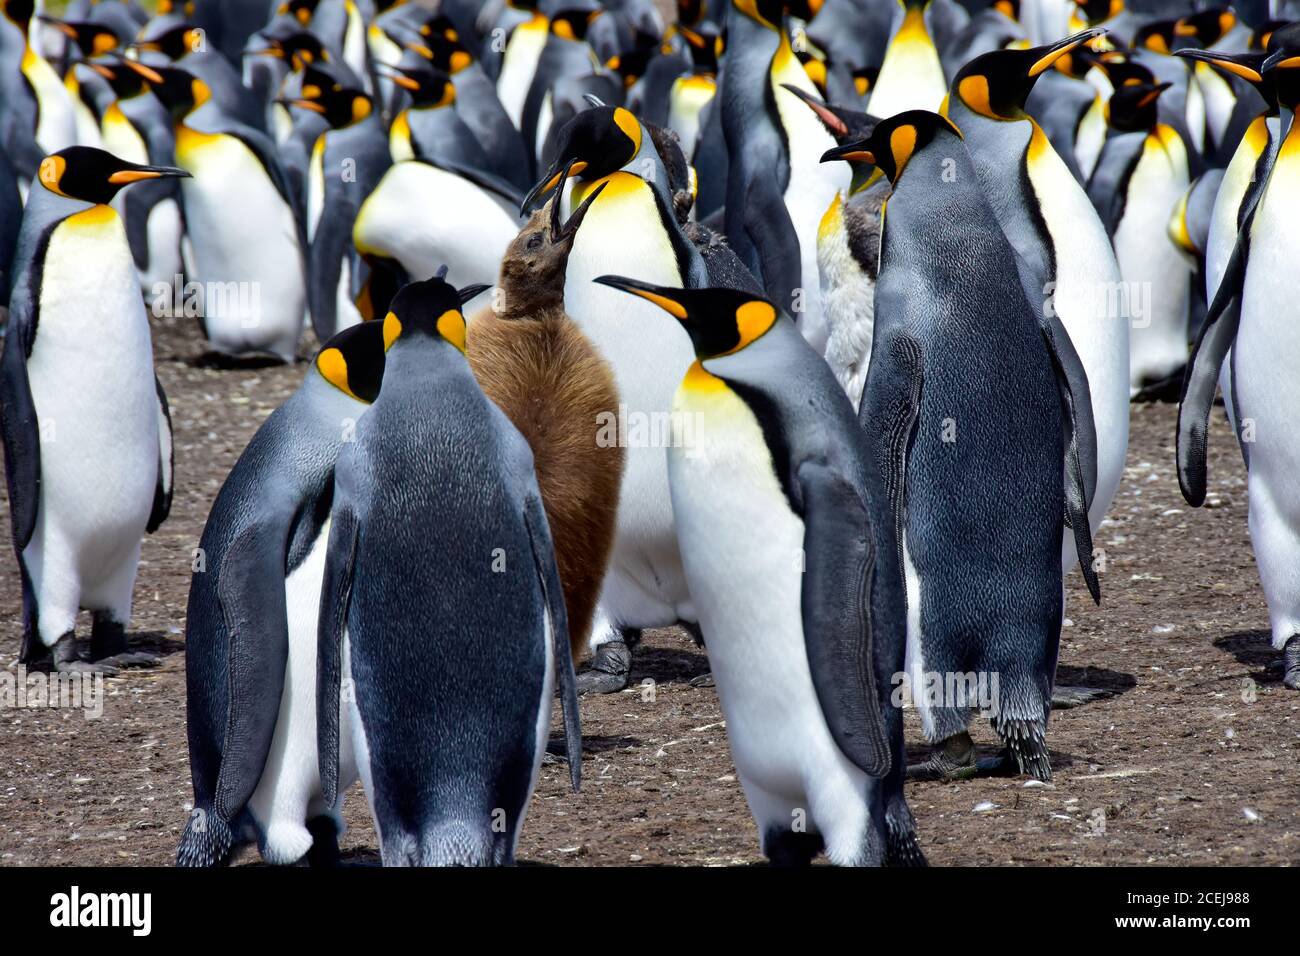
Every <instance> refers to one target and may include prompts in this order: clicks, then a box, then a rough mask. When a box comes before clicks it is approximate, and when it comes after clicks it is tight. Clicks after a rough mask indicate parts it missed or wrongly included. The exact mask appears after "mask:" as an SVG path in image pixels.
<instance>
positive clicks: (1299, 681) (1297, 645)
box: [1282, 634, 1300, 690]
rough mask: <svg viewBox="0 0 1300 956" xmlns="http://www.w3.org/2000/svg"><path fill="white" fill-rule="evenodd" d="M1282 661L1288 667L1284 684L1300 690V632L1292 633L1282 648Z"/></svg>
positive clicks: (1283, 680) (1284, 676)
mask: <svg viewBox="0 0 1300 956" xmlns="http://www.w3.org/2000/svg"><path fill="white" fill-rule="evenodd" d="M1282 663H1283V665H1284V666H1285V667H1286V673H1285V674H1284V675H1283V677H1282V685H1283V686H1284V687H1289V688H1291V689H1292V690H1300V634H1294V635H1292V636H1291V638H1290V639H1289V640H1288V641H1287V642H1286V645H1285V646H1284V647H1283V648H1282Z"/></svg>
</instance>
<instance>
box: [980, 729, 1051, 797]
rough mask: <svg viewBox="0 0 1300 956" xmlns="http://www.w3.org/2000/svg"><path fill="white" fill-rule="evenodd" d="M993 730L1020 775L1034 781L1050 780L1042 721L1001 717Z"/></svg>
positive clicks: (1045, 737)
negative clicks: (1014, 762)
mask: <svg viewBox="0 0 1300 956" xmlns="http://www.w3.org/2000/svg"><path fill="white" fill-rule="evenodd" d="M993 729H994V730H995V731H997V735H998V736H999V737H1000V738H1001V739H1002V742H1003V743H1004V744H1006V745H1007V748H1008V749H1009V750H1010V751H1011V755H1012V756H1013V757H1015V758H1016V763H1017V765H1019V767H1020V772H1021V773H1027V774H1029V775H1030V776H1031V777H1033V778H1034V779H1035V780H1044V781H1046V780H1051V779H1052V763H1051V759H1050V757H1049V755H1048V752H1047V725H1046V721H1044V720H1042V719H1032V720H1025V719H1023V718H1019V717H1005V718H1004V717H1001V716H999V717H998V718H997V719H996V720H995V721H994V727H993Z"/></svg>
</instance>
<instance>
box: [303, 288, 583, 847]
mask: <svg viewBox="0 0 1300 956" xmlns="http://www.w3.org/2000/svg"><path fill="white" fill-rule="evenodd" d="M482 289H483V287H475V288H471V289H468V290H461V291H460V292H457V290H456V289H455V288H454V287H452V286H451V285H449V284H448V283H447V282H445V281H443V280H442V279H441V278H439V277H436V276H435V277H434V278H432V279H429V280H426V281H424V282H416V283H412V284H410V285H407V286H406V287H405V288H403V289H402V290H401V291H400V292H399V293H398V294H397V296H396V297H395V298H394V299H393V302H392V307H391V311H390V312H389V313H388V314H387V315H386V316H385V317H384V319H383V325H382V329H383V335H384V342H385V344H386V346H387V354H386V360H385V369H384V387H383V390H382V391H381V392H380V394H379V398H378V399H377V400H376V401H375V403H374V404H373V405H372V406H371V408H370V410H369V411H368V412H367V413H366V414H365V416H364V417H362V419H361V420H360V421H359V422H358V423H357V430H356V436H355V441H353V442H350V443H348V445H347V446H346V447H345V448H344V450H343V451H342V452H341V453H340V454H339V458H338V463H337V466H336V468H335V475H334V503H333V507H332V509H331V512H330V515H331V523H332V526H331V528H330V537H329V548H328V552H327V554H326V557H325V574H324V581H323V584H322V592H321V605H320V606H321V608H322V614H321V621H320V636H319V648H320V661H319V670H318V678H317V688H318V693H319V698H318V699H319V704H318V706H317V720H318V722H319V730H318V735H319V740H320V745H321V753H320V761H321V774H322V782H323V783H324V787H325V799H326V803H327V804H328V805H331V806H333V805H336V802H337V797H338V795H339V794H340V793H341V792H342V791H341V789H340V787H339V784H340V783H346V780H344V779H343V778H342V777H341V776H340V774H339V770H338V763H339V757H338V755H339V752H340V750H341V749H342V748H341V745H342V744H343V738H344V735H345V734H349V735H350V737H351V741H352V749H353V753H354V755H355V757H356V763H357V771H358V773H359V774H360V776H361V780H362V783H363V784H364V785H365V790H366V796H367V798H368V799H369V801H370V807H371V811H372V813H373V815H374V819H375V830H376V832H377V833H378V835H379V840H380V851H381V854H382V857H383V862H384V864H385V865H386V866H453V865H462V866H463V865H478V866H487V865H503V864H509V863H511V862H513V860H514V854H515V846H516V844H517V842H518V840H519V834H520V830H521V827H522V825H523V821H524V815H525V813H526V812H527V809H528V803H529V800H530V798H531V796H532V792H533V789H534V788H535V787H536V785H537V779H538V775H539V772H540V770H541V765H542V758H543V757H544V756H545V753H546V745H547V740H548V739H549V737H550V727H551V708H552V701H553V700H554V697H555V693H556V689H557V687H558V689H559V690H560V698H561V702H562V705H563V712H564V728H565V737H566V741H567V755H568V760H569V774H570V780H571V782H572V785H573V787H574V789H575V790H576V789H577V787H578V783H579V779H580V775H581V760H582V743H581V732H580V729H579V725H578V700H577V692H576V689H575V681H574V674H573V661H572V658H571V656H570V652H569V635H568V624H567V620H566V617H565V608H564V592H563V590H562V588H561V584H560V579H559V573H558V571H557V569H556V563H555V550H554V547H553V545H552V542H551V534H550V528H549V525H548V524H547V521H546V512H545V510H544V508H543V505H542V499H541V493H540V491H539V490H538V487H537V478H536V475H535V474H534V471H533V457H532V453H531V452H530V451H529V448H528V443H527V442H526V441H525V440H524V438H523V436H522V435H520V434H519V432H518V431H517V430H516V429H515V427H514V425H512V424H511V423H510V420H509V419H508V418H506V416H505V414H504V413H503V412H502V411H501V410H500V409H499V408H497V406H496V405H494V404H493V403H492V401H491V399H489V398H488V397H487V396H486V395H484V394H483V391H482V390H481V389H480V388H479V386H478V383H477V382H476V381H475V379H474V374H473V372H472V371H471V370H470V366H469V363H468V361H467V360H466V358H465V354H464V350H465V336H466V328H465V318H464V315H463V313H462V312H461V305H462V303H463V302H464V301H466V300H468V299H469V298H472V297H473V295H475V294H477V293H478V292H480V291H482ZM345 680H346V681H347V687H348V688H349V693H348V694H347V695H346V697H344V698H341V690H342V688H343V686H344V684H343V682H344V681H345ZM341 699H342V700H343V701H344V703H345V706H346V711H347V716H348V720H347V721H346V723H343V722H341V721H340V715H339V705H340V700H341Z"/></svg>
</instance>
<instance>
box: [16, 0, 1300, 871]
mask: <svg viewBox="0 0 1300 956" xmlns="http://www.w3.org/2000/svg"><path fill="white" fill-rule="evenodd" d="M38 7H39V4H34V3H33V0H0V12H2V13H3V17H0V306H2V307H3V312H2V314H0V318H2V319H3V323H4V351H3V359H2V361H0V412H2V413H3V438H4V458H5V474H6V480H7V487H8V495H9V503H10V509H11V525H12V529H13V537H14V541H13V544H14V550H15V553H16V556H17V559H18V564H19V567H20V570H21V581H22V589H23V594H22V601H23V609H24V634H23V642H22V647H21V650H20V659H21V660H22V661H24V662H27V663H30V664H32V665H44V666H48V667H49V668H52V669H55V670H58V671H78V670H81V671H86V670H92V671H100V672H106V673H115V672H116V671H117V670H118V669H120V668H123V667H130V666H136V665H141V664H148V663H150V661H149V660H148V658H147V655H141V654H139V653H132V652H131V651H130V650H129V648H128V645H127V641H126V629H127V627H128V626H129V624H130V618H131V600H132V590H133V585H134V581H135V575H136V570H137V565H138V563H139V555H140V541H141V536H142V535H143V534H145V533H152V532H153V531H154V530H155V529H157V528H158V527H159V525H160V524H161V523H162V522H163V521H165V520H166V518H167V514H168V510H169V508H170V503H171V497H172V472H173V464H174V463H173V456H172V448H171V426H170V420H169V413H168V406H167V399H166V396H165V395H164V393H163V390H162V388H161V386H160V385H159V384H158V382H157V380H156V379H155V377H154V371H153V358H152V348H151V343H150V330H149V321H148V314H149V312H150V311H151V310H152V311H153V312H155V313H156V314H160V313H162V312H175V311H176V310H177V309H182V310H184V314H185V315H194V316H195V317H196V318H197V319H198V329H197V330H196V334H197V335H199V336H201V337H202V339H203V341H204V342H205V343H206V344H205V346H204V347H205V348H206V349H207V352H208V359H209V360H210V361H212V362H214V363H217V364H222V365H228V364H232V363H233V364H240V363H248V362H250V361H262V362H266V361H272V362H290V363H291V362H294V361H296V360H297V357H298V356H299V355H300V354H303V353H304V352H311V351H313V350H314V358H312V360H311V361H310V363H309V364H307V365H306V371H305V374H304V377H303V381H302V385H301V387H300V388H299V389H298V390H297V392H296V393H295V394H294V395H293V396H292V397H291V398H290V399H289V400H288V401H286V402H285V403H284V405H283V406H281V407H280V408H279V409H278V410H277V411H275V412H274V413H273V414H272V415H271V416H270V417H269V418H268V419H267V420H266V421H265V422H264V423H263V425H262V426H261V428H260V429H259V430H258V431H257V433H256V435H255V436H254V437H253V439H252V440H251V442H250V443H249V445H248V447H247V448H246V449H245V450H244V452H243V454H242V455H241V456H240V457H239V460H238V462H237V463H236V464H235V466H234V468H233V470H232V471H231V473H230V475H229V476H228V478H227V479H226V481H225V484H224V486H223V487H222V488H221V490H220V492H219V494H218V495H217V496H216V499H215V501H214V502H213V503H212V506H211V511H210V514H209V518H208V522H207V525H206V528H205V530H204V532H203V536H202V540H201V541H200V545H199V551H198V552H197V553H198V554H199V555H200V556H201V560H199V559H196V564H195V570H194V575H193V579H192V585H191V589H190V595H189V605H188V612H187V622H186V624H187V626H186V663H187V671H186V675H187V677H186V679H187V691H188V695H187V696H188V701H187V721H188V735H189V749H190V764H191V770H192V777H193V785H194V807H195V809H194V813H193V815H192V817H191V819H190V821H189V825H188V826H187V828H186V830H185V833H184V835H183V837H182V840H181V843H180V846H179V848H178V851H177V862H178V863H179V864H180V865H185V866H214V865H221V864H224V863H226V862H228V861H229V860H230V858H231V856H232V854H233V853H234V852H235V850H236V849H238V848H239V847H241V846H244V845H247V844H253V843H255V844H256V845H257V847H258V849H259V851H260V853H261V855H262V857H263V858H264V859H265V860H267V861H269V862H271V863H277V864H292V863H296V862H299V861H301V860H304V859H306V860H307V861H308V862H310V863H312V864H318V865H329V864H331V863H334V862H336V861H337V855H338V836H339V833H340V830H341V826H342V818H341V816H340V814H339V810H340V806H341V798H342V794H343V793H344V791H345V790H346V789H347V788H348V787H349V786H350V785H352V784H353V783H354V782H355V781H357V780H360V781H361V783H362V785H363V787H364V789H365V794H366V797H367V800H368V801H369V805H370V807H371V810H372V813H373V816H374V819H375V824H376V832H377V834H378V836H379V840H380V848H379V849H380V852H381V854H382V858H383V862H384V863H385V865H449V864H472V865H494V864H505V863H510V862H512V861H513V858H514V853H515V845H516V841H517V839H518V836H519V833H520V829H521V827H522V826H523V824H524V819H525V814H526V811H527V807H528V803H529V799H530V797H531V795H532V793H533V789H534V788H535V786H536V783H537V779H538V773H539V768H540V765H541V762H542V758H543V755H544V753H545V751H546V747H547V743H548V736H549V729H550V725H551V713H552V702H553V700H554V698H555V697H557V696H558V697H559V699H560V710H561V712H562V714H563V728H564V736H565V750H566V753H567V759H568V762H569V769H570V775H571V781H572V785H573V786H574V787H575V788H577V787H578V785H579V781H580V771H581V736H580V727H579V716H578V700H579V695H580V694H581V693H589V692H610V691H617V690H621V689H622V688H623V687H625V686H626V684H627V682H628V677H629V673H630V669H631V661H632V657H633V655H634V653H635V649H636V645H637V639H638V636H639V634H640V633H641V631H642V630H643V629H645V628H654V627H664V626H671V625H682V626H684V627H686V628H687V629H688V630H689V631H690V632H691V633H692V634H693V635H694V636H695V638H696V639H697V640H698V641H700V642H702V643H703V645H704V646H705V648H706V649H707V653H708V657H709V661H710V664H711V667H712V670H713V675H714V679H715V681H716V685H717V690H718V696H719V699H720V702H721V706H722V709H723V712H724V715H725V717H726V724H727V734H728V738H729V743H730V747H731V753H732V757H733V760H734V762H735V766H736V769H737V774H738V778H739V780H740V783H741V786H742V788H743V790H744V793H745V797H746V799H747V801H748V804H749V807H750V809H751V812H752V814H753V816H754V819H755V822H756V824H757V827H758V831H759V834H760V838H761V841H762V850H763V852H764V853H765V855H766V856H767V857H768V858H769V859H770V860H772V861H773V862H774V863H785V864H804V863H808V862H809V861H811V860H812V859H813V858H814V857H815V856H817V855H818V854H820V853H824V854H825V855H826V857H827V858H828V859H829V860H830V861H831V862H833V863H836V864H843V865H864V864H884V863H890V864H922V863H924V857H923V855H922V853H921V850H920V846H919V843H918V837H917V832H916V825H915V822H914V820H913V817H912V814H911V812H910V811H909V809H908V805H907V801H906V797H905V786H904V784H905V780H906V779H907V778H909V777H916V776H939V777H943V778H949V779H959V778H963V777H969V776H971V775H974V774H976V773H983V772H987V771H989V770H990V769H992V770H1002V771H1004V772H1011V773H1021V774H1028V775H1032V776H1033V777H1036V778H1038V779H1048V778H1050V776H1051V772H1052V770H1051V761H1050V754H1049V748H1048V743H1047V734H1048V729H1049V728H1048V721H1049V717H1050V714H1051V710H1052V701H1053V697H1054V694H1055V693H1056V692H1057V691H1058V690H1060V689H1059V688H1056V687H1055V672H1056V661H1057V651H1058V646H1059V641H1060V630H1061V625H1062V619H1063V615H1064V586H1063V581H1064V578H1065V576H1066V575H1068V574H1070V573H1071V572H1072V571H1073V569H1074V568H1075V567H1076V566H1077V567H1078V568H1079V572H1080V573H1081V574H1082V576H1083V578H1084V580H1085V582H1086V584H1087V586H1088V589H1089V591H1090V593H1091V595H1092V597H1093V599H1094V600H1096V601H1098V602H1099V603H1100V601H1101V588H1100V584H1101V582H1100V579H1099V576H1098V574H1097V571H1096V569H1095V566H1094V565H1095V562H1094V556H1093V547H1092V536H1093V535H1094V534H1095V533H1096V532H1097V530H1098V528H1099V526H1100V525H1101V522H1102V520H1103V519H1104V517H1105V515H1106V511H1107V508H1108V507H1109V505H1110V503H1111V499H1112V497H1113V496H1114V494H1115V491H1116V488H1117V486H1118V484H1119V480H1120V476H1121V472H1122V469H1123V463H1124V457H1125V452H1126V450H1127V445H1128V414H1129V403H1130V402H1131V401H1133V400H1143V399H1147V400H1150V399H1156V400H1175V399H1176V400H1178V401H1179V402H1180V408H1179V416H1178V432H1177V465H1178V475H1179V481H1180V484H1181V487H1182V490H1183V494H1184V496H1185V497H1186V499H1187V500H1188V502H1189V503H1191V504H1192V505H1199V504H1201V503H1202V502H1203V500H1204V499H1205V495H1206V482H1207V474H1206V436H1207V430H1208V428H1207V423H1208V420H1209V416H1210V415H1211V414H1214V411H1213V405H1214V402H1215V397H1216V394H1219V393H1221V394H1222V396H1223V400H1224V405H1225V410H1226V413H1227V415H1228V417H1229V420H1230V421H1231V422H1232V424H1233V427H1234V430H1235V431H1236V433H1237V435H1238V436H1239V439H1240V447H1241V452H1242V458H1243V460H1244V463H1245V466H1246V471H1247V475H1248V480H1247V486H1248V491H1249V506H1250V511H1249V531H1250V535H1251V540H1252V542H1253V545H1254V549H1255V555H1256V559H1257V563H1258V565H1259V570H1260V576H1261V580H1262V583H1263V587H1264V592H1265V595H1266V598H1267V601H1268V605H1269V610H1270V616H1271V622H1272V634H1273V644H1274V647H1275V648H1276V649H1277V650H1278V651H1279V652H1281V653H1282V655H1283V658H1284V661H1283V663H1284V668H1285V684H1286V686H1287V687H1289V688H1291V689H1293V690H1294V689H1300V576H1298V572H1297V570H1296V569H1297V568H1300V494H1297V490H1296V488H1295V476H1296V475H1297V474H1300V444H1298V443H1297V442H1295V441H1294V440H1293V439H1292V437H1291V436H1292V435H1293V433H1294V429H1293V428H1292V427H1291V426H1292V425H1293V423H1294V422H1295V421H1296V419H1297V417H1300V385H1297V384H1296V382H1295V380H1294V376H1290V375H1283V377H1282V378H1281V380H1278V373H1279V371H1280V370H1284V369H1286V368H1287V367H1288V366H1287V363H1285V362H1280V361H1279V358H1281V357H1284V356H1285V355H1288V354H1296V353H1300V332H1298V331H1297V330H1298V329H1300V315H1296V314H1294V313H1296V312H1297V310H1298V309H1300V304H1297V302H1296V297H1295V296H1292V295H1288V294H1287V292H1286V288H1285V277H1286V276H1287V274H1288V272H1289V270H1290V269H1291V268H1292V266H1293V262H1294V261H1295V260H1296V259H1297V257H1298V256H1300V226H1297V225H1296V217H1295V214H1294V211H1295V208H1296V205H1297V203H1300V132H1297V131H1296V128H1295V124H1294V120H1295V117H1296V116H1297V115H1298V114H1300V23H1297V22H1293V21H1295V20H1297V19H1300V3H1297V2H1295V0H1271V2H1266V0H1251V2H1242V3H1239V4H1237V5H1235V6H1234V7H1226V6H1215V5H1212V4H1209V3H1202V2H1196V0H1144V2H1141V0H1127V2H1126V0H1083V2H1078V3H1075V2H1071V0H994V2H988V0H960V2H958V0H679V3H678V4H677V9H676V11H675V16H670V17H669V18H668V20H667V22H665V20H664V17H663V15H662V13H663V11H662V10H661V9H660V6H659V5H658V4H656V3H653V2H651V0H607V2H604V3H599V2H596V0H486V2H478V0H441V2H438V0H429V2H425V0H396V2H392V0H389V2H383V0H186V2H184V3H179V2H176V3H173V2H172V0H161V2H160V3H159V4H158V7H157V10H156V12H155V13H153V14H152V15H151V14H150V12H146V10H145V9H143V8H142V7H141V6H140V5H139V3H137V2H136V0H129V2H120V0H73V2H71V3H70V4H68V6H67V8H66V10H64V11H62V12H61V13H60V15H59V16H57V17H56V16H51V15H48V14H47V13H45V12H43V11H42V10H41V9H38ZM178 284H179V285H183V286H184V288H185V289H186V290H189V289H191V288H194V289H197V290H199V293H198V295H199V298H200V302H199V305H198V307H197V308H195V309H194V310H193V311H191V310H190V300H189V294H188V293H186V295H184V296H182V295H181V294H180V292H179V290H178V289H176V288H174V286H176V285H178ZM489 287H492V288H491V293H490V301H489V299H488V298H487V297H486V294H487V293H488V290H489ZM480 297H483V298H482V299H481V300H480ZM475 300H480V301H479V302H478V304H477V305H475V306H474V307H473V308H470V307H469V306H470V303H472V302H475ZM467 317H468V318H467ZM313 338H314V340H315V341H312V339H313ZM70 385H71V387H70ZM81 610H87V611H90V612H91V613H92V617H93V627H92V631H91V634H90V638H89V641H88V642H80V643H79V642H78V640H77V636H76V633H75V622H76V618H77V614H78V612H79V611H81ZM588 655H589V656H590V662H589V666H587V667H586V668H585V669H584V670H583V671H582V672H581V673H575V669H574V662H575V660H578V659H580V658H582V657H584V656H588ZM935 674H938V675H941V676H942V675H948V676H951V675H979V676H980V677H981V678H983V677H986V676H992V677H994V678H995V679H996V687H997V688H998V693H997V695H996V699H993V700H988V699H984V698H983V697H982V696H980V695H977V694H975V693H974V691H973V690H972V689H971V687H970V686H966V687H965V689H961V688H960V687H958V689H957V691H956V692H955V693H953V694H940V695H930V694H925V693H920V688H922V687H923V686H924V685H926V683H927V679H928V678H929V677H930V676H932V675H935ZM902 675H905V676H906V678H907V680H908V681H909V686H910V687H911V688H912V690H913V695H914V701H913V706H915V707H916V708H917V709H918V711H919V714H920V717H921V726H922V730H923V733H924V735H925V737H926V739H927V740H928V741H929V742H930V743H931V744H933V749H932V752H931V754H930V756H929V758H928V759H927V760H925V761H924V762H922V763H920V764H917V765H914V766H911V767H909V766H907V765H906V764H905V762H904V750H903V714H902V712H901V708H900V707H899V706H898V705H897V703H896V701H894V700H893V699H892V695H891V691H892V689H893V688H894V686H895V685H896V684H897V678H898V677H899V676H902ZM949 683H951V682H949ZM981 686H982V685H981ZM977 714H978V715H979V716H981V717H983V718H986V719H988V720H990V722H991V724H992V727H993V729H994V730H995V732H996V733H997V735H998V737H999V738H1000V739H1001V741H1002V742H1003V744H1004V752H1003V756H1002V757H1001V758H1000V759H998V760H995V761H993V764H994V765H995V766H993V767H992V768H990V767H989V766H987V765H986V764H987V762H984V761H982V762H979V763H977V762H976V760H975V756H974V754H975V750H974V745H973V743H972V741H971V738H970V736H969V733H968V728H969V724H970V721H971V719H972V717H974V716H976V715H977Z"/></svg>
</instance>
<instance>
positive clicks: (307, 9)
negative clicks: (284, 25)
mask: <svg viewBox="0 0 1300 956" xmlns="http://www.w3.org/2000/svg"><path fill="white" fill-rule="evenodd" d="M319 2H320V0H286V2H284V3H281V4H280V5H279V6H278V7H276V8H275V15H276V16H277V17H285V16H288V17H293V18H294V19H295V20H297V21H298V22H299V23H301V24H302V25H303V26H306V25H307V24H309V23H311V18H312V17H313V16H315V14H316V5H317V4H318V3H319Z"/></svg>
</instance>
